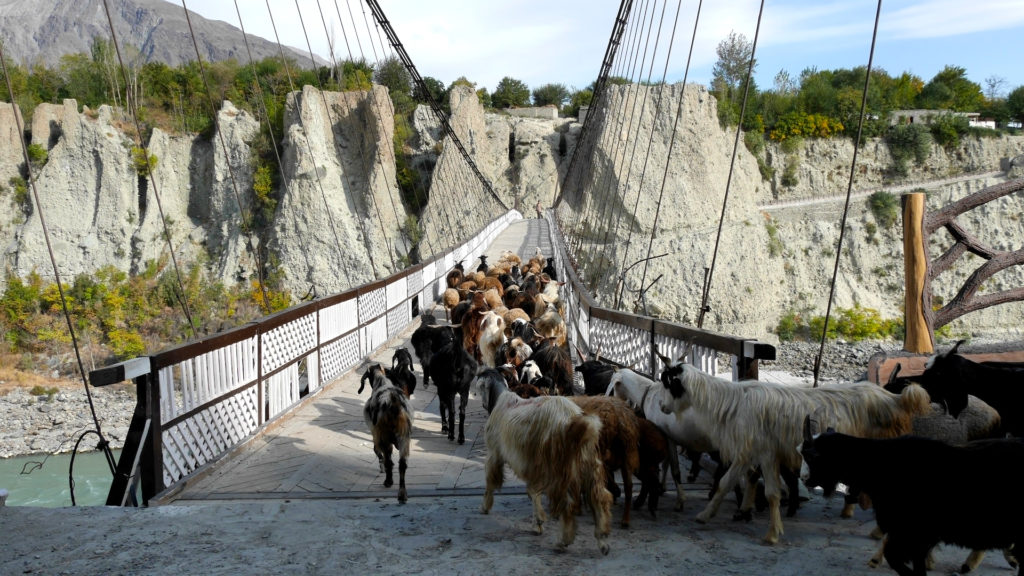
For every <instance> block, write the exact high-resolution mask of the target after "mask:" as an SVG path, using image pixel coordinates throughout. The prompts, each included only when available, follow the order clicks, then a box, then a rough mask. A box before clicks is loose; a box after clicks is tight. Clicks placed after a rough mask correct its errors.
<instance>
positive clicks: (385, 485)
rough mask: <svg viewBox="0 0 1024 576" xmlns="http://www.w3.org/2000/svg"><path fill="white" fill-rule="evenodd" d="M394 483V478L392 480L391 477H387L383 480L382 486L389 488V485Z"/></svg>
mask: <svg viewBox="0 0 1024 576" xmlns="http://www.w3.org/2000/svg"><path fill="white" fill-rule="evenodd" d="M394 483H395V481H394V480H392V479H390V478H388V479H387V480H385V481H384V487H385V488H391V486H392V485H393V484H394Z"/></svg>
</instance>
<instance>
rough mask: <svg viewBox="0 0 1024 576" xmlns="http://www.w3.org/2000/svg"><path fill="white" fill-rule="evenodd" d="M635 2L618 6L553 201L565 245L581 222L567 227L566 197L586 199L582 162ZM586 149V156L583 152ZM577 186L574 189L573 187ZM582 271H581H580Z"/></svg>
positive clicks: (588, 152)
mask: <svg viewBox="0 0 1024 576" xmlns="http://www.w3.org/2000/svg"><path fill="white" fill-rule="evenodd" d="M632 7H633V2H632V0H622V2H621V3H620V4H619V11H618V14H617V15H616V17H615V23H614V25H613V26H612V31H611V35H610V37H609V39H608V46H607V47H606V48H605V54H604V59H603V60H602V62H601V69H600V72H599V73H598V76H597V80H595V81H594V92H593V96H592V98H591V103H590V109H592V110H593V112H592V113H588V114H587V117H586V118H585V119H584V121H583V127H582V129H581V130H580V135H579V138H578V139H577V143H576V147H575V149H574V150H573V154H572V157H571V158H570V159H569V167H568V168H567V169H566V171H565V176H564V177H563V178H562V184H561V186H560V189H561V190H560V192H559V193H558V196H557V197H556V199H555V201H554V208H555V216H556V219H557V220H558V223H559V226H560V227H561V228H562V229H563V230H565V231H566V243H567V244H569V245H572V244H574V243H575V237H576V235H577V233H578V231H579V228H578V227H579V226H580V224H579V222H578V221H577V222H574V223H573V225H568V224H567V222H566V220H565V215H564V212H565V210H566V209H567V208H566V209H562V206H563V203H564V202H565V199H566V195H567V194H568V195H570V196H571V197H572V199H573V200H572V201H573V202H574V203H578V202H579V201H580V200H581V199H582V197H583V190H582V188H581V182H582V172H583V162H582V161H581V160H580V159H581V158H583V157H590V156H591V154H592V152H593V151H594V148H595V146H596V138H598V137H599V135H600V133H601V129H600V127H599V126H598V125H599V124H603V123H604V118H605V115H603V114H601V113H600V107H599V104H600V103H601V102H602V101H603V98H604V93H605V89H606V85H607V82H608V77H609V75H610V72H611V69H612V67H613V66H614V65H615V63H616V61H617V54H618V50H619V46H620V44H621V42H622V34H623V33H624V32H625V29H626V27H627V25H628V23H629V18H630V14H631V11H632ZM583 150H586V152H585V153H582V152H581V151H583ZM573 184H574V185H575V186H572V185H573ZM569 254H570V258H571V259H572V260H573V262H572V264H573V268H577V265H576V264H577V263H576V260H575V252H574V251H572V250H570V251H569ZM578 271H579V272H581V273H582V272H583V270H582V269H579V270H578Z"/></svg>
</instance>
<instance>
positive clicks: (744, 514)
mask: <svg viewBox="0 0 1024 576" xmlns="http://www.w3.org/2000/svg"><path fill="white" fill-rule="evenodd" d="M732 519H733V520H735V521H737V522H738V521H740V520H742V521H744V522H750V521H751V520H753V519H754V513H753V511H751V510H740V511H739V512H737V513H735V514H733V515H732Z"/></svg>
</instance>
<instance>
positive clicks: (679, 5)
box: [613, 0, 701, 309]
mask: <svg viewBox="0 0 1024 576" xmlns="http://www.w3.org/2000/svg"><path fill="white" fill-rule="evenodd" d="M700 8H701V6H700V3H699V2H698V4H697V15H696V20H697V21H699V20H700ZM682 10H683V2H682V0H678V3H677V4H676V16H675V18H674V19H673V22H672V34H671V36H669V43H668V52H667V54H666V55H665V68H664V70H663V71H662V73H661V91H660V92H659V93H658V103H657V105H656V107H655V111H654V117H655V118H657V117H658V116H659V115H660V114H661V104H662V101H663V100H664V96H665V90H666V89H667V85H666V83H665V82H666V80H667V78H668V65H669V62H670V61H671V60H672V50H673V48H675V40H676V29H677V27H678V26H679V14H680V13H681V12H682ZM696 35H697V28H696V23H695V24H694V37H693V39H691V41H690V54H689V55H688V56H687V59H686V70H685V71H684V72H683V82H682V90H681V93H680V96H679V97H680V102H682V101H683V99H684V98H685V96H686V79H687V77H688V76H689V73H690V57H691V56H692V54H693V44H694V41H695V40H696ZM681 114H682V106H681V105H680V106H679V108H678V109H677V110H676V118H677V119H678V118H679V116H680V115H681ZM677 126H678V124H677V123H676V122H675V121H673V126H672V136H671V139H670V143H669V155H668V156H666V158H665V167H666V169H667V168H668V163H669V162H670V160H671V150H672V142H674V141H675V134H676V128H677ZM654 135H655V130H654V127H653V126H652V127H651V137H650V139H648V141H647V152H646V153H645V154H644V166H643V169H642V170H641V172H640V186H639V188H637V193H636V202H634V203H633V213H632V216H633V222H635V221H636V213H637V210H638V209H639V207H640V194H641V191H642V190H643V187H644V180H645V179H646V176H647V165H648V162H649V161H650V159H651V146H652V145H653V144H654ZM666 177H667V173H666V175H663V176H662V190H664V181H665V178H666ZM625 199H626V198H624V199H623V200H624V201H625ZM658 202H659V207H660V202H661V196H660V192H659V197H658ZM624 207H625V206H623V208H624ZM621 218H622V212H621V211H620V212H619V218H618V219H617V220H616V221H615V227H614V230H615V233H616V234H618V231H619V224H620V221H621ZM632 242H633V223H632V222H631V223H630V224H629V226H628V232H627V234H626V245H625V247H624V248H623V250H622V265H621V266H619V270H621V272H620V274H621V275H622V279H621V286H620V289H619V290H617V291H616V294H615V295H614V299H613V307H614V308H616V309H617V308H618V307H619V303H620V302H621V294H622V291H623V290H625V289H626V271H627V268H626V262H627V261H628V260H629V248H630V246H631V245H632ZM650 257H651V253H650V250H648V252H647V256H646V259H645V262H647V261H650Z"/></svg>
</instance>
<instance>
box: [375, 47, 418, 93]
mask: <svg viewBox="0 0 1024 576" xmlns="http://www.w3.org/2000/svg"><path fill="white" fill-rule="evenodd" d="M373 80H374V82H376V83H377V84H380V85H381V86H387V88H388V91H389V92H391V94H392V99H393V98H394V96H393V95H394V94H396V93H398V94H404V95H405V96H408V97H410V98H411V97H412V76H410V75H409V71H408V70H407V69H406V68H405V64H402V61H401V60H399V59H398V57H397V56H390V57H388V58H385V59H384V60H381V61H380V63H379V64H378V65H377V69H376V70H374V73H373Z"/></svg>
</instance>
